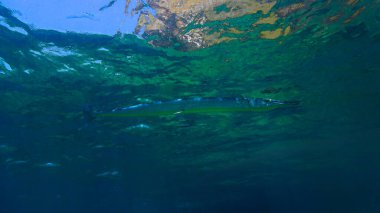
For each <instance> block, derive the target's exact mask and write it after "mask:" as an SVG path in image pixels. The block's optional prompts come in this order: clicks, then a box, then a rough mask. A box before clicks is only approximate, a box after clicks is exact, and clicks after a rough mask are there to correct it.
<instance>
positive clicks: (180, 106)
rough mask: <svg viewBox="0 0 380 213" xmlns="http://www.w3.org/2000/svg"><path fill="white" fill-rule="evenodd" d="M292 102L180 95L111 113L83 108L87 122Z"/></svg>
mask: <svg viewBox="0 0 380 213" xmlns="http://www.w3.org/2000/svg"><path fill="white" fill-rule="evenodd" d="M289 104H292V103H291V102H286V101H279V100H273V99H264V98H246V97H237V98H219V97H218V98H215V97H210V98H180V99H175V100H171V101H154V102H151V103H140V104H137V105H132V106H127V107H118V108H115V109H113V110H111V111H109V112H93V111H92V109H91V107H89V106H87V107H85V109H84V110H83V115H84V118H85V119H86V120H87V121H91V120H93V119H94V118H95V117H147V116H168V115H176V114H215V113H234V112H259V111H267V110H272V109H274V108H278V107H280V106H284V105H289Z"/></svg>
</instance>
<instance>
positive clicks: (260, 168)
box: [0, 1, 380, 213]
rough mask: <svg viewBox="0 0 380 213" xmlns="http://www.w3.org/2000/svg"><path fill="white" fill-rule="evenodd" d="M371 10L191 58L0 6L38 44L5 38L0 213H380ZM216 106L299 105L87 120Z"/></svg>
mask: <svg viewBox="0 0 380 213" xmlns="http://www.w3.org/2000/svg"><path fill="white" fill-rule="evenodd" d="M362 4H363V5H366V6H367V10H366V11H364V12H363V14H362V16H360V17H358V18H357V19H356V20H355V21H353V22H351V23H349V24H339V25H326V26H324V25H320V26H319V25H315V24H314V23H313V20H314V19H312V18H309V19H310V21H309V22H307V23H308V24H307V25H306V26H303V27H302V28H300V29H298V30H297V31H295V32H294V33H293V34H291V35H290V36H289V37H286V38H280V39H275V40H264V39H253V37H252V39H245V40H239V41H231V42H227V43H223V44H220V45H216V46H213V47H209V48H206V49H202V50H196V51H190V52H179V51H176V50H173V49H171V48H167V49H163V48H153V47H150V46H149V45H148V44H146V43H145V42H144V41H142V40H140V39H137V38H135V37H133V36H123V37H107V36H101V35H80V34H72V33H57V32H53V31H41V30H32V29H29V28H28V27H27V26H26V25H24V24H22V23H21V22H19V21H17V19H15V18H13V16H12V15H11V14H10V13H9V12H8V11H7V10H6V9H5V8H2V7H1V8H0V9H1V10H0V11H1V16H2V17H4V18H5V19H6V20H8V22H9V23H10V24H9V25H10V26H12V27H21V28H23V29H24V30H25V31H26V33H24V34H22V33H19V32H15V31H14V30H13V31H12V30H10V29H9V28H6V27H3V26H0V47H1V48H0V57H1V58H0V59H1V61H0V73H1V74H0V212H7V213H8V212H379V211H380V182H379V180H380V170H379V168H378V164H379V162H380V147H379V141H380V110H379V108H380V94H379V92H380V68H379V67H380V62H379V61H380V60H379V58H380V34H379V33H380V31H378V30H379V27H380V23H379V17H377V14H378V12H379V9H378V8H379V3H378V2H376V1H363V2H362ZM318 11H319V12H318ZM310 13H311V14H310ZM301 15H302V16H303V17H305V16H307V17H316V18H315V20H314V22H317V21H318V20H319V19H318V17H320V16H323V15H324V13H322V12H321V11H320V10H313V11H309V12H308V13H305V14H301ZM312 15H314V16H312ZM293 18H294V19H295V18H297V17H293ZM289 21H292V19H290V20H289ZM253 33H254V32H253ZM218 96H221V97H234V96H239V97H241V96H247V97H261V98H273V99H279V100H292V101H298V102H299V103H300V104H299V105H298V106H295V107H285V108H280V109H276V110H272V111H265V112H259V113H226V114H217V115H184V116H162V117H153V118H144V117H141V118H133V119H126V118H99V119H97V120H96V121H95V122H93V123H91V124H90V125H88V126H85V124H84V122H83V119H82V115H81V110H82V108H83V106H85V105H86V104H91V105H92V106H93V107H94V108H96V109H98V110H111V109H113V108H115V107H120V106H128V105H131V104H136V103H140V102H141V101H142V100H144V99H150V100H170V99H175V98H178V97H218Z"/></svg>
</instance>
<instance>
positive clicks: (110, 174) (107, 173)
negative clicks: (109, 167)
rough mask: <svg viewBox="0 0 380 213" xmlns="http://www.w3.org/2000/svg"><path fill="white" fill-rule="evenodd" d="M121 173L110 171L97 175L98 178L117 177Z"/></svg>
mask: <svg viewBox="0 0 380 213" xmlns="http://www.w3.org/2000/svg"><path fill="white" fill-rule="evenodd" d="M119 174H120V173H119V172H118V171H108V172H102V173H99V174H97V175H96V176H97V177H111V176H117V175H119Z"/></svg>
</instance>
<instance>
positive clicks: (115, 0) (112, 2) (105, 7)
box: [99, 0, 117, 11]
mask: <svg viewBox="0 0 380 213" xmlns="http://www.w3.org/2000/svg"><path fill="white" fill-rule="evenodd" d="M116 2H117V0H112V1H110V2H108V4H107V5H104V6H103V7H101V8H100V9H99V11H103V10H105V9H107V8H110V7H112V5H114V4H115V3H116Z"/></svg>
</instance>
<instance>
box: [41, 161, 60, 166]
mask: <svg viewBox="0 0 380 213" xmlns="http://www.w3.org/2000/svg"><path fill="white" fill-rule="evenodd" d="M39 166H40V167H59V166H61V165H60V164H58V163H52V162H47V163H41V164H40V165H39Z"/></svg>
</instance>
